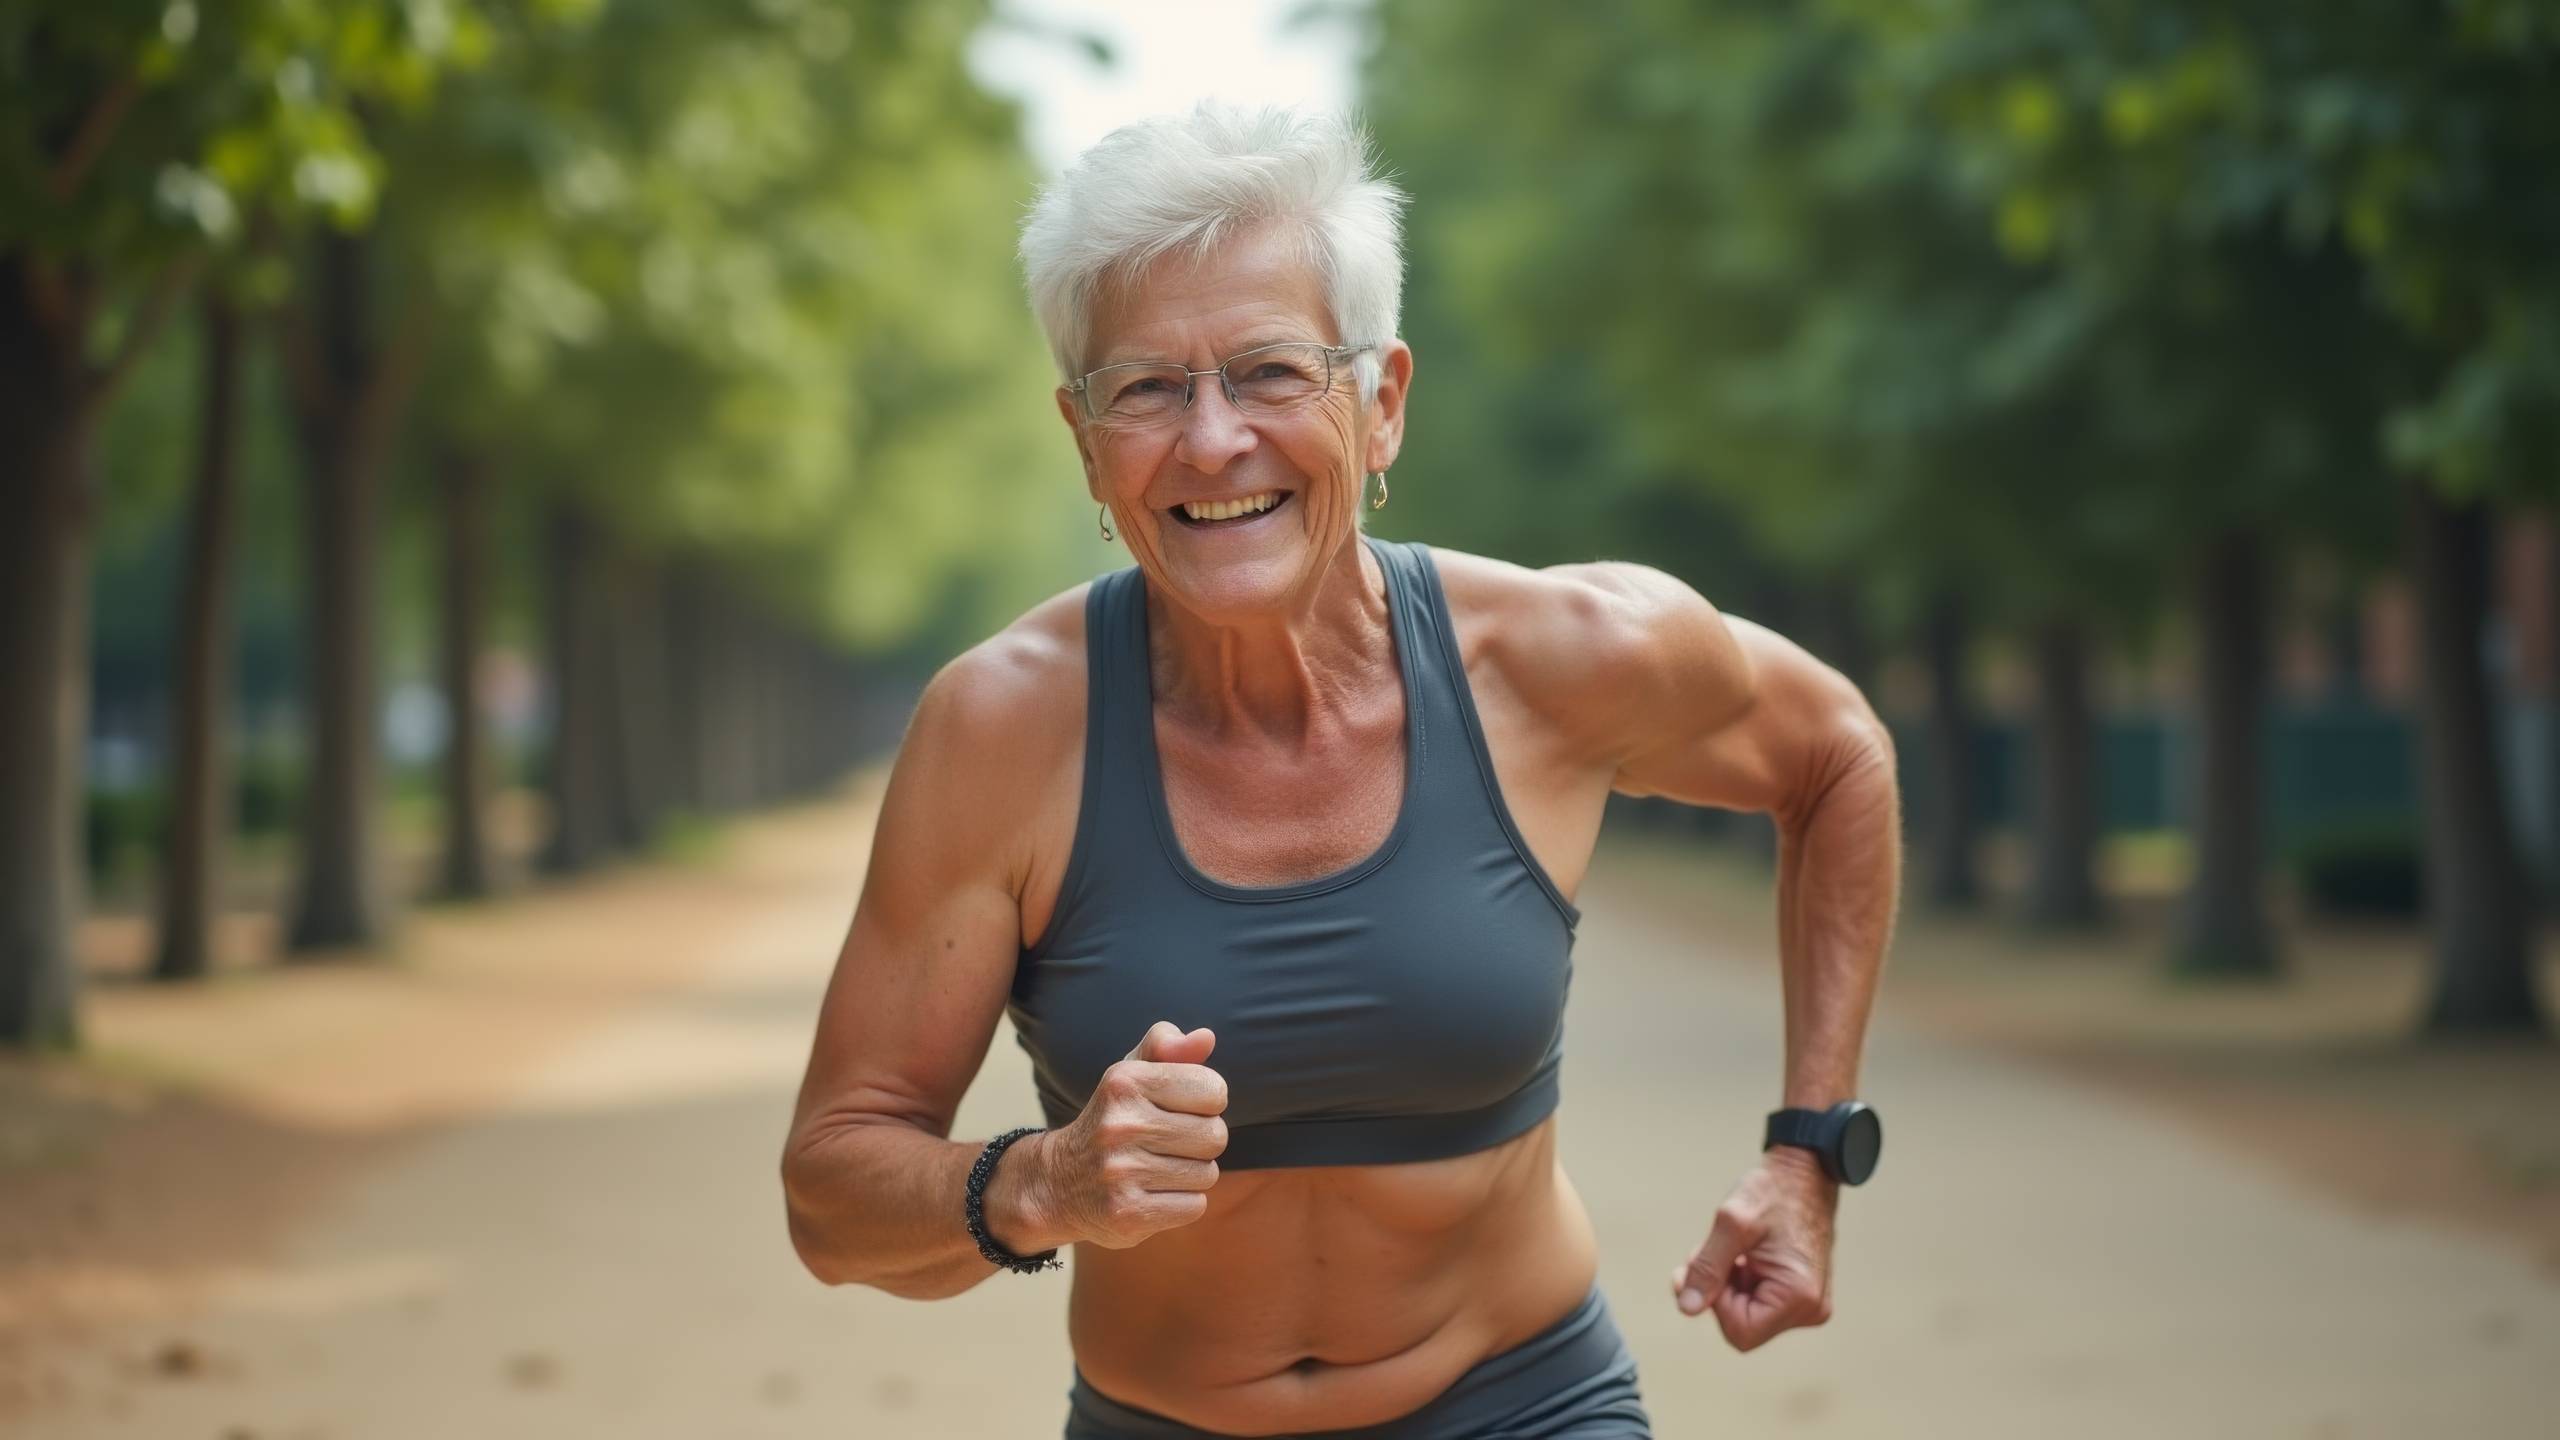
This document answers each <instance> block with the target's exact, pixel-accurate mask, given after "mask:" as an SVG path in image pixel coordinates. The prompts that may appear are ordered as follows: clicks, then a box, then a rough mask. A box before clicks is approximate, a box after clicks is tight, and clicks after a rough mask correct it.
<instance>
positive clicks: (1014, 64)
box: [969, 0, 1358, 173]
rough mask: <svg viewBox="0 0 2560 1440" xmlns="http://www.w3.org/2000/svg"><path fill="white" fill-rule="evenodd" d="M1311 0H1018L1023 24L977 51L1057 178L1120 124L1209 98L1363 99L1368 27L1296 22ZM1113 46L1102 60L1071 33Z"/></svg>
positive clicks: (1012, 7) (977, 64)
mask: <svg viewBox="0 0 2560 1440" xmlns="http://www.w3.org/2000/svg"><path fill="white" fill-rule="evenodd" d="M1305 8H1306V0H1219V3H1217V4H1210V5H1203V4H1199V3H1196V0H1191V3H1184V0H1122V3H1117V4H1105V3H1101V0H1007V3H1005V4H1004V5H1003V6H1002V7H1001V8H1000V11H999V13H1001V14H1003V15H1006V16H1009V17H1014V18H1017V19H1018V20H1020V21H1021V22H1023V23H1022V24H1021V25H1017V26H1004V25H998V26H993V27H990V29H989V31H988V33H986V34H985V35H983V36H981V37H980V38H979V40H978V41H977V43H976V44H975V45H974V46H972V47H971V50H970V56H969V60H970V68H971V69H972V70H974V71H975V72H976V74H977V76H978V78H979V80H980V81H982V82H983V83H985V84H986V85H988V86H989V87H991V88H993V89H995V90H997V91H1000V92H1001V93H1003V94H1005V95H1008V96H1013V97H1016V98H1018V99H1020V100H1021V101H1022V105H1023V121H1024V130H1025V131H1026V135H1025V139H1026V140H1027V141H1028V142H1029V144H1030V147H1031V153H1032V156H1033V158H1034V159H1036V160H1037V161H1038V162H1039V163H1040V165H1041V166H1042V167H1043V168H1044V169H1046V170H1048V171H1049V172H1051V173H1055V172H1056V171H1058V170H1059V169H1061V168H1063V167H1064V166H1065V165H1066V163H1067V162H1068V161H1069V160H1071V159H1073V158H1074V157H1075V155H1076V152H1077V151H1079V150H1082V149H1083V148H1084V147H1085V146H1087V145H1090V144H1092V143H1093V142H1094V141H1096V140H1099V139H1101V138H1102V137H1103V136H1104V135H1105V134H1107V133H1109V131H1110V130H1111V129H1112V128H1113V127H1115V126H1118V125H1123V124H1126V123H1127V122H1129V121H1131V120H1136V119H1139V118H1141V117H1144V116H1148V115H1155V114H1161V113H1163V112H1166V111H1172V110H1183V109H1187V108H1189V107H1190V105H1191V103H1192V102H1193V101H1195V100H1197V99H1199V98H1200V97H1201V96H1203V95H1215V96H1218V97H1219V98H1221V99H1226V100H1235V101H1243V102H1248V103H1252V102H1272V103H1282V104H1310V105H1316V106H1324V107H1332V106H1340V105H1344V104H1348V103H1349V102H1350V101H1351V99H1352V90H1353V85H1352V68H1353V63H1354V60H1355V56H1354V53H1353V47H1354V45H1355V42H1356V41H1357V38H1358V36H1357V32H1356V30H1355V29H1354V28H1353V26H1352V24H1351V23H1350V22H1349V21H1347V20H1345V19H1341V18H1336V17H1319V18H1314V19H1310V20H1308V21H1306V22H1304V23H1295V24H1293V23H1292V21H1291V17H1292V16H1294V15H1296V14H1297V13H1298V12H1299V11H1301V10H1303V9H1305ZM1073 32H1085V33H1090V34H1093V35H1098V36H1100V37H1101V38H1103V39H1104V40H1106V41H1108V42H1109V43H1110V45H1111V47H1112V50H1113V53H1114V55H1115V57H1116V63H1115V64H1113V65H1111V66H1109V67H1104V66H1101V65H1097V64H1096V63H1094V61H1093V59H1092V57H1091V56H1090V55H1089V54H1088V53H1087V52H1086V51H1085V50H1084V49H1082V48H1081V47H1080V46H1077V45H1075V44H1073V43H1071V42H1070V41H1069V40H1067V39H1066V38H1064V36H1065V33H1073Z"/></svg>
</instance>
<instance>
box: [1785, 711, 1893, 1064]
mask: <svg viewBox="0 0 2560 1440" xmlns="http://www.w3.org/2000/svg"><path fill="white" fill-rule="evenodd" d="M1777 819H1778V828H1779V843H1778V951H1779V960H1780V970H1781V973H1782V976H1783V988H1784V994H1785V997H1786V1045H1787V1056H1786V1075H1785V1079H1784V1098H1783V1099H1782V1100H1781V1101H1780V1103H1781V1104H1783V1105H1788V1106H1804V1107H1807V1108H1811V1109H1825V1108H1828V1107H1829V1106H1831V1105H1832V1104H1834V1103H1836V1102H1838V1101H1841V1100H1846V1099H1851V1098H1854V1097H1855V1096H1856V1095H1857V1093H1858V1061H1859V1056H1860V1054H1861V1052H1862V1051H1863V1050H1864V1048H1865V1044H1866V1029H1867V1019H1868V1016H1869V1014H1870V1013H1871V1012H1872V1010H1873V1009H1874V1005H1875V993H1876V986H1877V981H1878V977H1879V975H1880V973H1881V971H1882V969H1883V965H1884V955H1885V950H1886V947H1887V945H1888V944H1889V943H1890V941H1891V939H1892V933H1893V920H1894V913H1895V908H1896V906H1897V905H1898V904H1899V902H1900V895H1901V886H1902V818H1901V799H1900V793H1899V784H1898V782H1897V780H1896V778H1895V767H1894V754H1893V742H1892V741H1891V740H1890V739H1889V738H1888V737H1886V735H1885V733H1884V731H1883V729H1882V727H1881V726H1877V727H1872V728H1860V729H1856V730H1852V731H1850V732H1848V733H1847V734H1845V735H1844V736H1843V737H1842V738H1841V739H1840V740H1839V741H1837V742H1836V743H1835V744H1834V745H1832V746H1831V747H1830V748H1829V750H1828V751H1827V752H1826V754H1825V755H1824V758H1823V763H1822V767H1821V772H1820V774H1819V776H1818V778H1817V781H1816V783H1815V784H1814V785H1812V786H1810V787H1808V789H1807V791H1806V792H1805V797H1804V803H1803V804H1802V805H1801V806H1800V807H1799V808H1797V809H1795V810H1793V811H1792V812H1790V813H1783V814H1780V815H1779V816H1778V817H1777Z"/></svg>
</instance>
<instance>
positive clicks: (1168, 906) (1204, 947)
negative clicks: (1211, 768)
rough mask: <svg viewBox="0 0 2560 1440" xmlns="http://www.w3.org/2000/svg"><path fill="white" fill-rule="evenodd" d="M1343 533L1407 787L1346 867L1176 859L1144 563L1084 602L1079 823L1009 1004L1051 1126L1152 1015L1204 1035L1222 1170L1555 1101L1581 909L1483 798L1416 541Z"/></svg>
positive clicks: (1445, 1147) (1455, 1150)
mask: <svg viewBox="0 0 2560 1440" xmlns="http://www.w3.org/2000/svg"><path fill="white" fill-rule="evenodd" d="M1361 539H1362V542H1363V543H1365V544H1366V545H1367V546H1368V547H1369V550H1370V553H1371V554H1373V555H1374V556H1376V557H1377V560H1378V563H1379V564H1380V566H1382V567H1383V568H1384V570H1385V572H1386V589H1387V610H1388V616H1389V622H1390V631H1391V643H1392V645H1393V647H1394V651H1395V659H1396V667H1397V670H1398V672H1399V675H1400V677H1401V679H1402V681H1403V686H1404V702H1405V776H1404V795H1403V801H1402V805H1401V808H1400V809H1399V810H1398V811H1397V813H1396V819H1395V825H1394V828H1393V829H1391V830H1390V831H1389V832H1388V833H1387V837H1386V839H1385V840H1384V841H1383V842H1382V843H1380V844H1379V846H1378V847H1377V849H1376V850H1374V851H1372V852H1371V853H1370V854H1369V855H1368V856H1367V857H1366V858H1364V859H1361V860H1358V861H1356V862H1354V863H1352V864H1351V865H1349V866H1346V867H1344V868H1343V869H1340V870H1337V871H1335V872H1334V873H1332V874H1330V875H1324V876H1319V877H1317V878H1315V879H1312V880H1306V881H1301V882H1298V883H1295V884H1289V885H1271V886H1237V885H1229V884H1226V883H1223V882H1221V881H1219V880H1217V879H1214V878H1212V877H1210V876H1208V875H1206V874H1203V873H1202V872H1201V871H1199V870H1198V869H1197V868H1195V867H1194V866H1193V865H1192V864H1191V862H1190V860H1189V858H1188V857H1187V856H1186V855H1185V854H1184V853H1183V851H1182V847H1181V842H1180V840H1179V839H1178V838H1177V837H1176V835H1175V832H1174V827H1173V820H1172V816H1171V814H1170V812H1169V811H1168V810H1167V808H1166V804H1165V796H1164V781H1163V772H1162V770H1161V768H1160V766H1159V763H1158V760H1157V754H1156V739H1155V715H1154V701H1153V696H1152V686H1151V681H1150V672H1149V669H1148V664H1147V608H1146V607H1147V592H1146V585H1145V582H1144V579H1143V577H1142V575H1141V573H1140V571H1139V570H1138V568H1137V567H1136V566H1134V565H1133V566H1128V567H1125V568H1123V569H1120V570H1116V571H1113V572H1112V573H1110V574H1108V575H1105V576H1103V577H1101V578H1100V579H1097V580H1096V581H1094V583H1093V586H1092V588H1091V590H1090V591H1089V592H1088V594H1087V595H1086V598H1085V653H1086V675H1087V686H1088V689H1087V694H1086V706H1085V747H1084V786H1083V791H1082V796H1081V799H1080V801H1079V803H1078V809H1077V816H1076V830H1075V840H1074V842H1073V849H1072V850H1071V851H1070V853H1069V855H1068V858H1067V865H1066V871H1065V874H1064V876H1063V878H1062V879H1061V881H1060V886H1059V893H1058V902H1057V906H1056V909H1055V911H1054V913H1053V914H1052V916H1051V918H1050V920H1049V924H1048V927H1047V929H1046V930H1045V931H1044V932H1043V933H1042V935H1041V937H1040V940H1039V943H1038V944H1036V945H1033V946H1030V947H1028V948H1026V949H1024V950H1022V951H1021V952H1020V955H1019V960H1018V964H1017V965H1016V968H1015V971H1014V981H1013V987H1012V992H1011V997H1010V999H1009V1001H1008V1003H1007V1006H1006V1013H1007V1014H1008V1015H1009V1016H1011V1018H1012V1020H1013V1026H1014V1036H1015V1039H1016V1041H1017V1042H1018V1043H1019V1044H1020V1045H1021V1046H1022V1047H1023V1049H1024V1050H1025V1051H1027V1052H1028V1053H1029V1054H1030V1056H1031V1061H1032V1068H1033V1075H1034V1077H1035V1083H1036V1085H1037V1088H1038V1091H1039V1096H1040V1105H1041V1109H1042V1110H1043V1111H1044V1112H1045V1113H1046V1115H1047V1118H1048V1123H1049V1124H1050V1125H1051V1126H1052V1127H1055V1126H1061V1125H1065V1124H1067V1123H1069V1122H1071V1121H1073V1120H1074V1119H1075V1118H1076V1116H1077V1115H1078V1114H1080V1113H1081V1112H1082V1111H1083V1109H1084V1106H1085V1102H1086V1101H1087V1100H1088V1099H1090V1098H1091V1096H1092V1094H1093V1089H1094V1086H1095V1085H1096V1084H1098V1083H1099V1082H1100V1081H1101V1078H1102V1072H1103V1071H1104V1070H1106V1069H1108V1068H1110V1066H1111V1065H1112V1064H1113V1063H1114V1062H1116V1061H1118V1060H1119V1059H1121V1058H1122V1057H1123V1056H1125V1055H1127V1054H1128V1053H1129V1051H1130V1050H1131V1048H1133V1047H1134V1046H1136V1045H1137V1043H1138V1040H1139V1038H1140V1037H1141V1036H1143V1035H1144V1034H1145V1033H1146V1031H1147V1027H1148V1026H1150V1025H1152V1024H1154V1023H1155V1022H1156V1021H1158V1020H1170V1021H1172V1022H1173V1023H1174V1024H1175V1025H1177V1026H1179V1027H1181V1028H1182V1029H1184V1030H1192V1029H1196V1028H1198V1027H1200V1026H1203V1025H1205V1026H1208V1027H1210V1028H1211V1029H1213V1030H1215V1031H1216V1032H1217V1036H1218V1040H1217V1046H1216V1048H1215V1049H1214V1050H1213V1051H1211V1053H1210V1056H1209V1059H1208V1062H1207V1063H1208V1066H1209V1068H1210V1069H1212V1070H1215V1071H1217V1072H1218V1073H1219V1074H1220V1075H1221V1076H1223V1077H1224V1078H1225V1080H1226V1082H1227V1109H1226V1112H1225V1119H1226V1122H1227V1148H1226V1152H1225V1153H1224V1154H1222V1155H1221V1156H1219V1157H1218V1164H1219V1166H1220V1168H1221V1169H1222V1170H1245V1169H1261V1168H1267V1167H1273V1166H1283V1165H1366V1164H1381V1163H1387V1162H1393V1161H1403V1160H1429V1159H1436V1158H1439V1157H1441V1156H1446V1155H1459V1154H1465V1153H1468V1152H1470V1151H1475V1150H1481V1149H1485V1148H1487V1147H1490V1146H1493V1145H1496V1144H1499V1143H1501V1142H1502V1141H1504V1140H1506V1139H1509V1138H1510V1137H1512V1136H1514V1135H1517V1134H1519V1133H1520V1132H1522V1131H1524V1130H1527V1129H1528V1128H1530V1127H1531V1126H1533V1125H1535V1124H1537V1123H1538V1122H1539V1121H1540V1120H1541V1119H1544V1118H1545V1117H1546V1115H1547V1114H1548V1113H1549V1112H1550V1111H1552V1110H1554V1108H1555V1106H1556V1102H1557V1098H1558V1088H1557V1074H1558V1068H1559V1066H1560V1065H1561V1063H1562V1060H1563V1055H1564V1007H1565V999H1566V995H1567V993H1568V991H1569V989H1570V986H1571V982H1572V978H1573V940H1574V927H1575V926H1576V925H1577V924H1578V923H1579V922H1580V920H1581V912H1580V911H1579V910H1578V909H1577V908H1576V907H1575V906H1574V905H1573V904H1572V902H1570V901H1568V900H1566V899H1565V897H1564V895H1563V893H1562V892H1561V891H1559V890H1558V889H1557V888H1556V886H1555V883H1554V882H1553V880H1551V879H1550V878H1549V877H1548V875H1547V873H1546V871H1545V870H1544V869H1543V868H1541V867H1540V866H1539V864H1538V862H1537V860H1536V859H1535V857H1533V856H1532V855H1531V854H1530V852H1529V847H1528V845H1527V844H1526V843H1525V842H1523V841H1522V839H1521V838H1520V831H1519V828H1518V826H1517V825H1516V824H1515V823H1514V822H1513V820H1512V817H1511V813H1510V810H1509V808H1508V807H1507V806H1506V805H1505V804H1504V802H1503V798H1502V792H1501V788H1500V786H1499V785H1498V784H1497V782H1496V780H1495V777H1494V770H1493V762H1492V758H1491V752H1490V751H1489V750H1488V749H1487V748H1486V745H1485V740H1484V729H1483V726H1482V724H1481V723H1480V721H1479V720H1478V718H1477V715H1476V708H1475V697H1474V695H1473V693H1472V692H1471V691H1470V690H1469V689H1468V686H1467V677H1466V669H1465V667H1464V665H1463V664H1461V663H1460V660H1459V652H1458V645H1457V637H1456V635H1455V633H1454V632H1453V631H1452V629H1451V627H1450V624H1449V605H1448V600H1447V597H1446V596H1445V595H1444V594H1443V593H1442V591H1441V588H1440V579H1439V574H1438V571H1437V570H1436V568H1435V567H1434V566H1433V564H1432V561H1431V558H1430V552H1429V551H1428V550H1427V549H1426V548H1425V547H1424V546H1423V545H1421V544H1420V543H1419V542H1394V541H1384V540H1378V539H1375V538H1372V537H1369V536H1366V535H1364V536H1362V537H1361Z"/></svg>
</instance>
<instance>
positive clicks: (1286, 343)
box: [1067, 340, 1378, 429]
mask: <svg viewBox="0 0 2560 1440" xmlns="http://www.w3.org/2000/svg"><path fill="white" fill-rule="evenodd" d="M1301 345H1313V346H1315V347H1316V348H1317V349H1319V350H1321V351H1323V352H1324V388H1323V389H1321V390H1318V391H1316V392H1315V395H1330V394H1332V393H1333V367H1334V362H1335V361H1336V360H1339V359H1341V358H1343V357H1344V356H1348V355H1357V354H1359V353H1360V352H1361V351H1363V350H1375V349H1377V348H1378V347H1377V346H1376V345H1374V344H1362V345H1327V344H1324V343H1323V342H1321V341H1317V340H1275V341H1273V342H1272V343H1270V344H1268V345H1256V346H1254V347H1253V348H1252V349H1250V350H1239V351H1237V352H1236V353H1234V354H1233V355H1230V356H1228V357H1227V358H1226V359H1224V360H1221V361H1219V362H1218V363H1217V364H1216V365H1214V366H1212V367H1210V368H1209V369H1206V370H1183V371H1182V404H1181V406H1180V407H1179V408H1177V409H1175V410H1174V411H1172V412H1171V413H1170V414H1168V415H1166V416H1165V417H1163V419H1162V420H1150V421H1146V422H1144V423H1143V424H1141V425H1139V426H1135V427H1132V428H1140V429H1143V428H1147V427H1148V426H1153V425H1159V424H1163V423H1165V421H1169V420H1172V419H1173V418H1175V417H1176V416H1181V415H1188V414H1190V413H1191V402H1192V401H1194V400H1196V399H1198V398H1199V396H1200V377H1201V376H1203V375H1215V376H1217V377H1218V388H1219V389H1221V390H1224V391H1225V392H1227V403H1228V404H1230V405H1233V406H1235V407H1236V408H1237V409H1239V410H1241V409H1243V408H1244V402H1243V401H1242V400H1239V399H1237V398H1236V382H1235V380H1234V379H1233V378H1232V377H1231V376H1229V375H1228V374H1227V367H1228V366H1230V365H1233V364H1234V363H1236V362H1237V361H1239V360H1243V359H1247V358H1249V357H1251V356H1255V355H1259V354H1261V353H1262V352H1263V351H1265V350H1287V349H1295V348H1296V347H1298V346H1301ZM1178 369H1181V367H1180V366H1179V365H1176V364H1175V363H1174V362H1173V361H1170V360H1131V361H1128V362H1126V363H1125V364H1120V365H1105V366H1103V367H1102V368H1101V369H1099V370H1088V371H1086V372H1085V373H1083V374H1082V375H1079V376H1077V377H1076V378H1075V379H1073V380H1070V381H1068V382H1067V389H1068V390H1070V391H1072V392H1074V394H1075V397H1076V409H1078V410H1079V411H1081V412H1083V414H1084V418H1085V419H1087V420H1090V421H1092V422H1093V423H1094V424H1096V425H1107V424H1109V423H1110V422H1109V421H1107V420H1105V419H1103V418H1102V417H1101V416H1099V415H1096V414H1095V413H1093V377H1094V376H1096V375H1102V374H1107V373H1109V372H1111V371H1113V370H1164V371H1167V372H1170V371H1173V370H1178ZM1315 395H1310V396H1308V397H1307V398H1308V399H1310V400H1312V399H1314V398H1315Z"/></svg>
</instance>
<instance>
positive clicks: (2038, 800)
mask: <svg viewBox="0 0 2560 1440" xmlns="http://www.w3.org/2000/svg"><path fill="white" fill-rule="evenodd" d="M2035 651H2036V709H2035V721H2034V723H2035V794H2034V798H2033V801H2032V804H2033V807H2034V808H2033V809H2032V811H2031V812H2030V813H2029V816H2028V832H2027V833H2028V846H2029V864H2028V870H2027V897H2026V900H2027V903H2026V918H2027V922H2028V923H2029V924H2031V925H2034V926H2036V927H2038V928H2041V929H2048V930H2087V929H2094V928H2096V927H2097V926H2098V925H2100V924H2101V923H2103V922H2104V920H2105V915H2104V912H2103V907H2102V905H2101V903H2100V900H2099V895H2098V882H2097V850H2098V804H2097V756H2096V749H2097V737H2096V733H2095V723H2094V721H2093V720H2092V718H2091V716H2090V711H2089V657H2088V638H2087V632H2086V630H2084V629H2083V627H2082V626H2081V625H2080V624H2079V622H2077V621H2076V620H2071V619H2055V620H2049V621H2047V622H2046V623H2045V624H2043V625H2042V626H2039V627H2038V628H2037V631H2036V636H2035Z"/></svg>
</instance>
